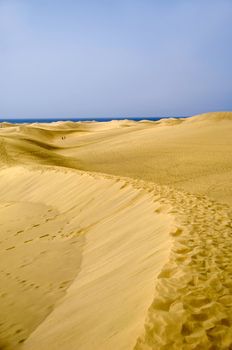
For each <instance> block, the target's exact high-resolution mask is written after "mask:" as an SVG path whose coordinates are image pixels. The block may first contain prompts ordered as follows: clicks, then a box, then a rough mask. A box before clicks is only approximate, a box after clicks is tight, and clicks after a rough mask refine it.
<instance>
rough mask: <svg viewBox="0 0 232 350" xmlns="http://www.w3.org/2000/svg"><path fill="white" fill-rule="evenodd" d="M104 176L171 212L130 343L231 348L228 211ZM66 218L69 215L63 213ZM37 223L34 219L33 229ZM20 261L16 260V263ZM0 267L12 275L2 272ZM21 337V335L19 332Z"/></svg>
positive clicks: (149, 347)
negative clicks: (149, 296) (168, 240)
mask: <svg viewBox="0 0 232 350" xmlns="http://www.w3.org/2000/svg"><path fill="white" fill-rule="evenodd" d="M91 176H93V177H95V178H97V177H99V176H100V177H102V175H97V174H94V175H91ZM104 177H105V178H109V179H114V180H116V181H120V182H122V189H123V188H124V187H125V186H127V185H130V186H131V185H133V186H134V187H135V188H138V189H140V190H141V191H145V192H147V193H149V194H150V195H151V196H152V197H153V198H154V202H156V201H159V202H160V203H161V206H160V207H159V208H156V209H155V213H156V214H159V213H162V212H163V211H167V210H168V211H169V213H172V214H174V215H175V217H176V222H177V226H176V227H175V228H174V229H173V231H172V232H171V235H172V237H173V246H172V250H171V254H170V259H169V262H168V263H167V264H166V265H165V266H164V267H163V269H162V271H161V272H160V275H159V276H158V281H157V283H156V289H155V295H154V300H153V303H152V305H151V306H150V308H149V310H148V314H147V317H146V322H145V329H144V333H143V334H142V335H141V336H140V337H139V338H138V340H137V342H136V345H135V347H134V349H135V350H153V349H154V350H182V349H183V350H193V349H195V350H200V349H209V350H219V349H221V350H223V349H224V350H226V349H231V350H232V263H231V257H232V221H231V218H232V215H231V212H230V210H229V208H228V207H227V206H226V205H223V204H218V203H216V202H214V201H211V200H209V199H207V198H205V197H204V196H194V195H192V194H188V193H182V192H178V191H174V190H171V189H169V188H168V187H166V186H156V185H154V184H153V183H150V184H149V183H147V182H144V181H140V180H132V179H128V178H120V179H118V178H116V177H114V176H111V175H104ZM46 220H53V218H52V217H50V218H49V219H48V218H45V222H46ZM71 220H72V215H70V216H69V221H71ZM69 221H67V222H66V224H67V225H68V224H69ZM37 226H38V225H37V224H36V223H35V224H34V226H33V227H34V229H36V227H37ZM30 229H31V227H30V228H29V227H28V228H27V229H25V230H18V232H17V233H16V235H23V236H25V237H26V235H25V233H26V232H27V230H30ZM77 231H78V232H77ZM77 231H70V230H69V233H67V231H66V232H65V231H64V232H63V229H62V228H61V230H60V231H59V232H57V233H56V235H53V234H48V233H44V234H43V235H41V236H40V237H39V239H54V238H56V237H57V235H58V236H59V237H60V238H63V239H65V238H68V237H75V235H79V234H82V230H81V229H80V230H77ZM33 239H38V238H37V237H36V238H28V239H25V240H24V243H25V244H29V243H30V242H32V241H33ZM74 243H75V241H74ZM15 248H16V246H13V245H12V246H10V245H9V246H8V247H6V250H7V251H9V254H10V253H11V251H13V250H14V249H15ZM42 253H46V251H44V252H41V254H42ZM26 265H27V264H22V265H21V268H23V267H24V266H26ZM1 272H2V273H5V274H6V276H5V277H7V278H12V276H10V275H7V274H8V272H6V271H5V272H4V271H1ZM14 278H16V279H17V282H18V283H20V284H21V285H22V286H25V287H26V288H35V289H38V288H40V286H39V285H37V284H36V283H34V282H33V281H26V280H23V279H22V278H20V277H19V276H18V277H17V276H14ZM68 283H70V282H69V281H64V282H61V284H60V285H59V286H58V288H61V289H62V288H65V287H66V285H67V284H68ZM50 287H51V286H50ZM0 297H1V298H6V297H7V295H6V293H4V291H1V295H0ZM0 326H1V325H0ZM3 326H4V324H3ZM8 327H11V328H12V330H13V329H14V327H15V332H18V334H19V335H20V334H21V332H22V330H20V329H18V328H17V325H10V326H9V325H8ZM12 330H11V331H12ZM21 341H23V336H21V335H20V337H19V342H21Z"/></svg>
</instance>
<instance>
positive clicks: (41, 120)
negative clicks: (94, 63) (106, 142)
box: [0, 116, 188, 124]
mask: <svg viewBox="0 0 232 350" xmlns="http://www.w3.org/2000/svg"><path fill="white" fill-rule="evenodd" d="M167 118H188V117H186V116H183V117H152V118H146V117H135V118H126V117H125V118H33V119H32V118H19V119H13V118H12V119H11V118H5V119H4V118H0V123H2V122H8V123H14V124H23V123H53V122H60V121H66V122H67V121H72V122H81V121H82V122H92V121H97V122H110V121H112V120H124V119H127V120H134V121H140V120H151V121H157V120H160V119H167Z"/></svg>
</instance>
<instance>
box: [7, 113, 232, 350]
mask: <svg viewBox="0 0 232 350" xmlns="http://www.w3.org/2000/svg"><path fill="white" fill-rule="evenodd" d="M0 126H1V128H0V248H1V266H0V274H1V285H0V310H1V313H0V349H6V350H13V349H16V350H18V349H21V350H41V349H43V350H60V349H62V350H77V349H78V350H111V349H113V350H114V349H115V350H121V349H123V350H124V349H125V350H129V349H136V350H148V349H149V350H150V349H154V350H156V349H158V350H167V349H170V350H172V349H174V350H179V349H184V350H190V349H230V348H232V265H231V255H232V223H231V217H232V214H231V203H232V187H231V183H232V137H231V135H232V113H230V112H225V113H210V114H206V115H201V116H196V117H192V118H189V119H168V120H161V121H158V122H150V121H141V122H133V121H128V120H123V121H112V122H107V123H97V122H78V123H73V122H56V123H52V124H36V123H35V124H25V125H12V124H8V123H2V124H0Z"/></svg>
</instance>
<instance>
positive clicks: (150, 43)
mask: <svg viewBox="0 0 232 350" xmlns="http://www.w3.org/2000/svg"><path fill="white" fill-rule="evenodd" d="M218 110H232V1H231V0H157V1H156V0H0V118H1V117H4V118H9V117H11V118H23V117H28V118H34V117H35V118H37V117H43V118H44V117H62V118H64V117H101V116H102V117H133V116H134V117H154V116H164V115H171V116H175V115H176V116H178V115H192V114H196V113H200V112H206V111H218Z"/></svg>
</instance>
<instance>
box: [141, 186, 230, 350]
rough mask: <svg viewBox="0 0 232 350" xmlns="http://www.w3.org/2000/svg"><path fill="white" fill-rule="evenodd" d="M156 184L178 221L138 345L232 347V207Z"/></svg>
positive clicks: (163, 348) (166, 349) (156, 349)
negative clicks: (169, 252)
mask: <svg viewBox="0 0 232 350" xmlns="http://www.w3.org/2000/svg"><path fill="white" fill-rule="evenodd" d="M144 186H145V187H146V186H147V185H146V184H145V185H144ZM152 187H153V188H154V194H155V195H157V194H159V196H160V197H161V198H163V200H161V201H163V203H164V205H165V204H168V203H171V204H172V207H173V208H174V209H172V212H173V213H174V214H175V216H176V217H177V222H178V223H179V225H178V226H177V227H176V228H175V229H174V230H173V232H171V235H172V236H173V247H172V250H171V254H170V259H169V262H168V263H167V264H166V265H165V266H164V268H163V270H162V271H161V273H160V275H159V277H158V281H157V285H156V290H155V298H154V300H153V303H152V305H151V306H150V308H149V310H148V315H147V319H146V323H145V331H144V334H143V335H142V336H141V337H140V338H139V339H138V340H137V343H136V346H135V349H136V350H141V349H146V350H148V349H154V350H169V349H170V350H180V349H183V350H190V349H191V350H192V349H195V350H197V349H198V350H200V349H210V350H217V349H218V350H219V349H220V350H223V349H225V350H226V349H227V350H228V349H232V261H231V259H232V220H231V219H232V215H231V211H230V210H229V208H228V207H227V206H226V205H223V204H218V203H216V202H214V201H210V200H209V199H207V198H204V197H201V196H198V197H195V196H194V195H191V194H183V193H181V192H176V191H171V190H169V189H168V188H165V187H163V188H162V187H156V186H152V185H151V186H150V188H152ZM165 198H167V200H166V199H165Z"/></svg>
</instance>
